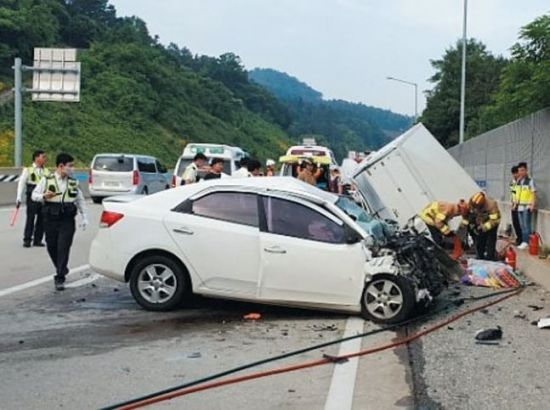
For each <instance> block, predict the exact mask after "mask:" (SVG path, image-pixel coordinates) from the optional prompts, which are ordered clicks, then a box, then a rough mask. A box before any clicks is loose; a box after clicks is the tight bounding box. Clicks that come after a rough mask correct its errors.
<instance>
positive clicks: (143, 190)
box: [141, 186, 149, 195]
mask: <svg viewBox="0 0 550 410" xmlns="http://www.w3.org/2000/svg"><path fill="white" fill-rule="evenodd" d="M141 194H142V195H149V189H148V188H147V187H146V186H144V187H143V189H142V190H141Z"/></svg>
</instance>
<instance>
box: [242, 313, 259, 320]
mask: <svg viewBox="0 0 550 410" xmlns="http://www.w3.org/2000/svg"><path fill="white" fill-rule="evenodd" d="M261 318H262V315H261V314H259V313H249V314H248V315H244V316H243V319H246V320H260V319H261Z"/></svg>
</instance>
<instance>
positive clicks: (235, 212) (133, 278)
mask: <svg viewBox="0 0 550 410" xmlns="http://www.w3.org/2000/svg"><path fill="white" fill-rule="evenodd" d="M104 208H105V210H104V211H103V214H102V215H101V223H100V229H99V231H98V233H97V236H96V238H95V239H94V241H93V243H92V246H91V252H90V265H91V266H92V268H93V269H94V270H95V271H97V272H99V273H101V274H103V275H105V276H108V277H111V278H113V279H116V280H118V281H121V282H129V285H130V289H131V292H132V295H133V296H134V298H135V300H136V301H137V302H138V303H139V304H140V305H141V306H142V307H144V308H145V309H149V310H156V311H160V310H169V309H173V308H175V307H177V306H178V305H179V304H180V302H182V301H184V300H186V299H187V298H188V297H189V295H190V294H191V293H196V294H201V295H205V296H211V297H221V298H231V299H238V300H246V301H253V302H257V303H268V304H279V305H289V306H297V307H306V308H318V309H331V310H339V311H347V312H356V313H361V314H362V315H363V316H364V317H365V318H368V319H371V320H373V321H376V322H383V323H394V322H400V321H402V320H404V319H406V318H408V317H409V316H410V315H411V314H412V312H413V309H414V308H415V305H417V304H418V303H424V302H427V301H429V300H431V298H432V297H434V296H436V295H437V294H438V293H439V292H440V291H441V290H442V289H443V287H444V286H445V283H446V277H445V275H444V274H443V272H442V271H441V270H440V269H439V267H438V265H437V264H436V263H435V258H434V257H433V255H432V254H431V252H432V249H433V248H432V247H433V246H434V245H433V243H431V242H430V241H429V239H427V238H426V237H424V236H422V237H417V236H416V235H415V234H413V233H411V232H407V231H404V230H398V229H396V228H395V226H394V225H391V226H390V225H388V224H386V223H384V222H381V221H380V220H378V219H376V218H374V217H372V216H371V215H369V214H368V213H367V212H365V211H364V210H363V209H362V208H361V207H359V206H358V205H357V204H356V203H355V202H354V201H352V200H350V199H349V198H346V197H340V196H337V195H334V194H331V193H328V192H325V191H322V190H320V189H318V188H316V187H313V186H311V185H308V184H305V183H303V182H301V181H299V180H297V179H295V178H288V177H273V178H249V179H239V180H234V179H231V178H227V179H221V180H220V179H218V180H212V181H205V182H204V183H201V184H192V185H186V186H182V187H179V188H177V189H171V190H168V191H165V192H162V193H160V194H157V195H155V196H150V197H141V198H139V199H137V200H134V201H132V200H131V198H128V200H127V201H121V202H106V203H104ZM143 232H147V235H143V234H142V233H143Z"/></svg>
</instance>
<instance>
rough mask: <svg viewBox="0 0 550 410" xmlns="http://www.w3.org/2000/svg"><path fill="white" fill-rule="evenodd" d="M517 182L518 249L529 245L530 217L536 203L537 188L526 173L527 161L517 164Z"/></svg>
mask: <svg viewBox="0 0 550 410" xmlns="http://www.w3.org/2000/svg"><path fill="white" fill-rule="evenodd" d="M518 176H519V180H518V184H517V190H518V194H517V210H518V219H519V224H520V227H521V235H522V241H521V244H520V245H519V246H518V249H525V248H527V247H528V246H529V245H528V243H529V236H531V232H532V230H531V219H532V215H533V212H534V211H535V208H536V205H537V188H536V187H535V181H533V179H532V178H530V177H529V174H528V173H527V163H526V162H520V163H519V164H518Z"/></svg>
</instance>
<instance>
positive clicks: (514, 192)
mask: <svg viewBox="0 0 550 410" xmlns="http://www.w3.org/2000/svg"><path fill="white" fill-rule="evenodd" d="M518 194H519V187H518V182H517V181H516V180H512V182H510V199H511V201H512V202H513V203H517V202H518V199H519V195H518Z"/></svg>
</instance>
